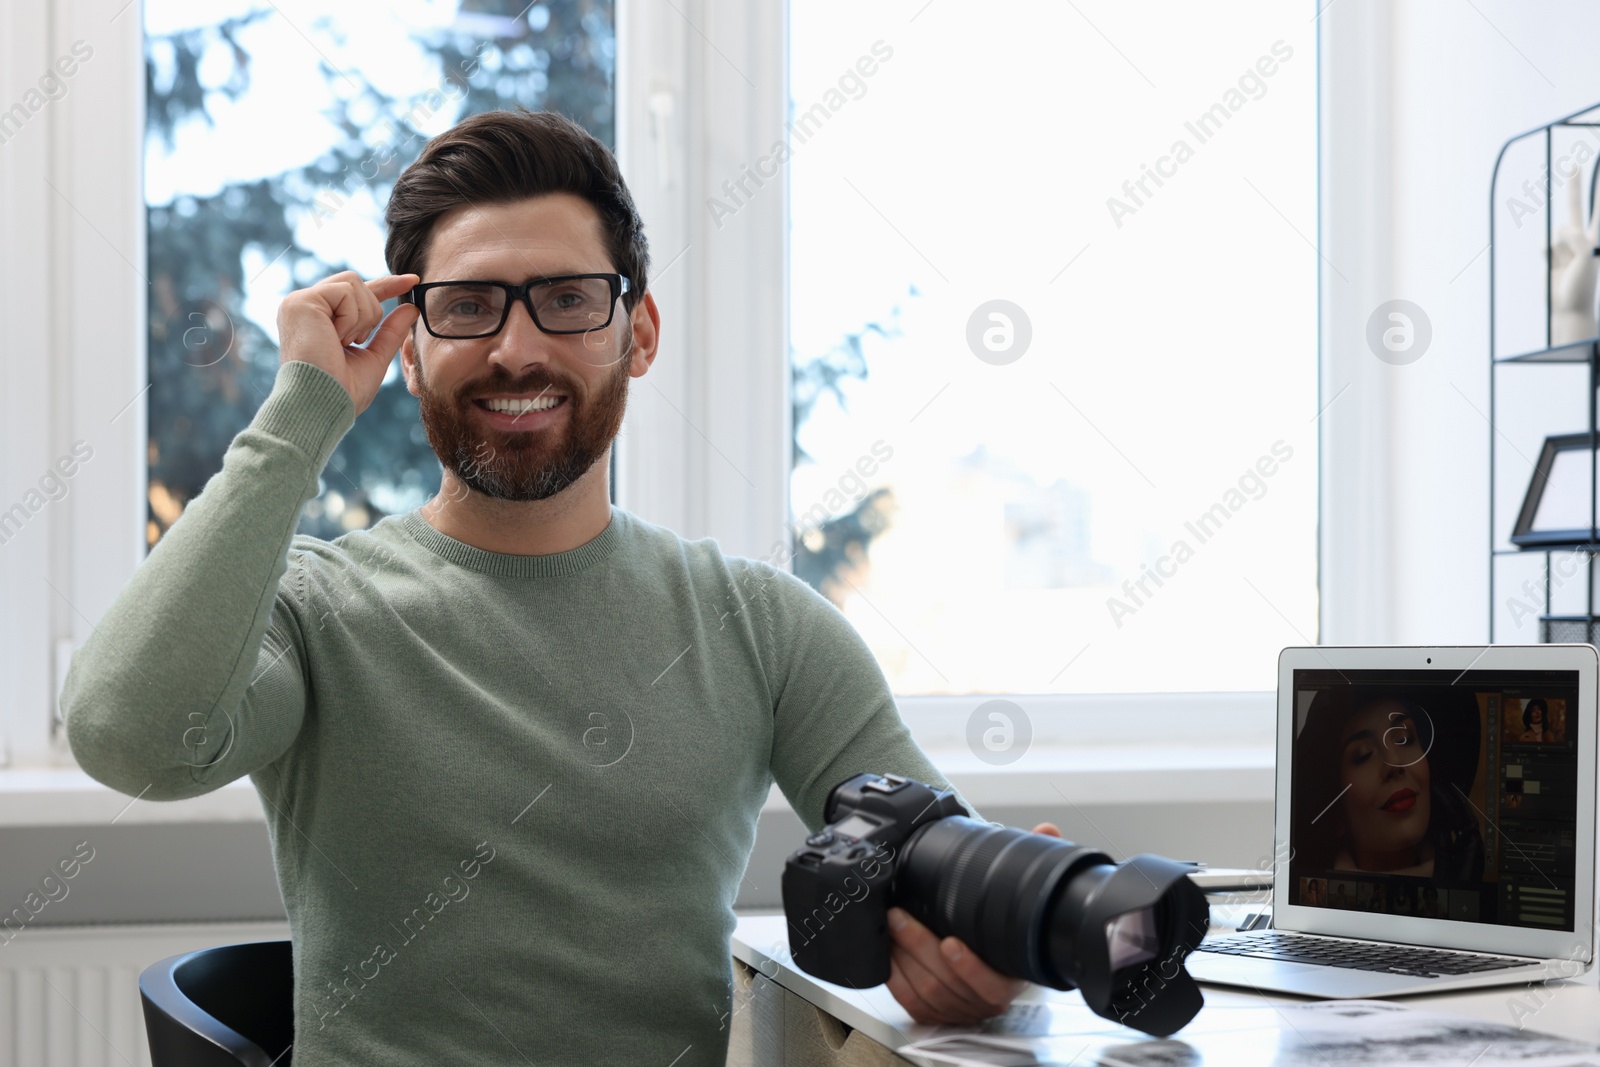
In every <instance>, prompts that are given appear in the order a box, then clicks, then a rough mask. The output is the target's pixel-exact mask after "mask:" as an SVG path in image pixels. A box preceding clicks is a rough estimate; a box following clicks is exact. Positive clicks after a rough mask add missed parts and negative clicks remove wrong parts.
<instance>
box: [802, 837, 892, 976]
mask: <svg viewBox="0 0 1600 1067" xmlns="http://www.w3.org/2000/svg"><path fill="white" fill-rule="evenodd" d="M866 866H868V865H865V864H862V863H860V862H859V860H858V859H851V860H847V859H846V858H845V857H843V856H837V855H832V856H830V855H827V854H826V853H822V852H820V851H817V850H813V849H802V850H800V851H799V852H796V853H795V854H794V855H792V856H790V857H789V862H788V863H787V864H785V866H784V870H783V910H784V913H785V914H786V915H787V916H788V918H789V952H790V954H791V955H792V956H793V957H794V962H795V965H796V966H797V967H799V968H800V969H801V970H803V971H805V972H806V973H807V974H812V975H815V976H816V977H818V978H821V979H822V980H823V981H825V982H832V983H834V984H835V985H842V986H848V987H850V988H851V989H870V988H872V987H873V986H878V985H882V984H883V983H885V982H887V981H888V980H889V881H890V871H889V868H888V866H887V865H885V864H881V863H877V864H871V866H872V867H875V868H876V869H875V870H872V871H870V872H869V871H867V870H864V869H863V868H864V867H866Z"/></svg>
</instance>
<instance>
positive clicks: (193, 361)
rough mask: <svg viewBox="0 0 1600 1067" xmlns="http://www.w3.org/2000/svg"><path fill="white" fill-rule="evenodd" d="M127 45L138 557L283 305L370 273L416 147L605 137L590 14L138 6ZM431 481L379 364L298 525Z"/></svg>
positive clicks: (609, 19) (426, 451) (454, 8)
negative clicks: (144, 300) (136, 260)
mask: <svg viewBox="0 0 1600 1067" xmlns="http://www.w3.org/2000/svg"><path fill="white" fill-rule="evenodd" d="M350 10H351V12H354V11H355V10H356V9H350ZM145 32H146V59H147V63H148V78H147V91H148V94H149V101H148V123H147V139H146V156H145V190H146V199H147V202H148V222H149V229H148V233H149V238H148V248H149V267H150V270H149V280H150V283H151V285H150V289H149V300H150V305H149V321H148V324H149V342H148V343H149V377H150V391H149V393H148V394H147V396H148V403H149V428H150V440H149V483H148V501H149V520H148V524H147V528H146V540H147V542H148V543H149V544H151V545H153V544H154V543H155V542H156V541H157V539H159V537H160V536H161V534H162V532H163V531H165V530H166V529H167V528H168V527H170V526H171V525H172V523H173V522H174V521H176V520H177V518H178V516H179V515H180V514H182V512H183V508H184V505H185V504H186V503H187V502H188V501H189V500H190V499H192V498H193V497H194V496H195V495H196V494H197V493H199V492H200V490H201V488H202V487H203V486H204V485H205V482H206V480H207V479H209V478H210V477H211V475H212V474H214V473H216V472H217V471H218V470H220V469H221V465H222V456H223V453H224V452H226V451H227V447H228V444H229V442H230V441H231V440H232V439H233V436H234V435H235V434H236V433H238V432H239V431H240V430H241V429H243V428H244V427H245V426H246V425H247V424H248V423H249V421H250V419H251V417H252V416H253V415H254V414H255V411H256V409H257V408H259V407H260V405H261V402H262V401H263V400H265V399H266V397H267V394H268V393H269V392H270V391H271V389H272V382H273V378H274V376H275V375H276V373H277V368H278V363H279V356H278V349H277V329H276V323H275V319H276V314H277V307H278V302H279V301H280V300H281V299H282V298H283V296H284V295H285V294H287V293H288V292H290V291H291V290H293V289H298V288H301V287H304V286H306V285H309V284H311V283H313V282H315V281H317V280H318V279H320V278H323V277H326V276H327V275H329V274H333V273H335V272H337V271H340V270H347V269H350V270H355V271H357V272H359V273H360V274H362V275H363V276H365V277H372V276H374V275H380V274H384V273H387V268H386V267H385V265H384V259H383V240H384V229H383V221H382V220H383V208H384V204H385V203H386V202H387V200H388V193H389V189H390V188H391V186H392V185H393V183H394V180H395V178H396V177H397V176H398V175H399V173H400V172H401V171H402V170H403V169H404V168H405V167H406V165H408V164H409V163H410V162H411V161H412V160H413V159H415V158H416V156H417V154H418V152H420V150H421V148H422V145H423V143H424V142H425V141H426V139H427V138H428V137H430V136H432V135H434V134H436V133H439V132H442V131H443V130H444V129H446V128H448V127H449V126H450V125H452V124H453V123H454V122H456V121H457V120H458V119H460V118H462V117H464V116H465V115H468V114H472V113H475V112H478V111H483V110H487V109H490V108H497V107H508V106H511V105H513V104H523V105H525V106H527V107H531V108H549V109H552V110H557V111H561V112H562V113H564V114H566V115H568V116H569V117H571V118H574V119H576V120H577V121H578V122H580V123H582V124H584V125H585V126H586V128H588V129H589V130H590V132H592V133H594V134H595V135H596V136H597V137H599V138H600V139H601V140H602V141H605V142H606V143H608V144H609V143H612V142H613V140H614V136H613V129H614V111H615V106H614V101H613V85H614V81H615V77H614V74H615V51H616V40H615V28H614V22H613V12H612V4H611V2H610V0H544V2H540V3H535V4H532V5H529V4H527V3H525V2H524V0H515V2H513V0H503V2H501V0H489V2H487V3H463V2H462V0H445V2H434V3H412V4H407V5H405V6H404V7H402V8H394V7H383V8H378V9H372V10H368V9H367V8H361V9H359V13H358V14H357V13H350V12H346V13H339V11H338V10H337V9H333V8H328V7H326V5H319V4H312V3H286V2H281V0H280V2H277V3H272V4H269V3H266V2H264V0H263V2H259V3H248V2H247V3H239V4H233V5H229V6H228V7H226V8H224V9H222V10H221V11H219V9H218V7H217V5H215V4H211V3H200V2H197V0H148V2H147V3H146V4H145ZM439 478H440V467H439V462H438V459H437V457H436V456H435V455H434V453H433V450H432V448H431V447H430V446H429V444H428V440H427V437H426V434H425V433H424V431H423V428H422V425H421V422H420V421H419V418H418V413H417V401H416V398H415V397H413V396H412V395H411V394H410V393H409V392H407V390H406V387H405V382H404V380H403V378H402V376H401V373H400V362H399V360H398V359H396V360H395V362H394V363H393V364H391V366H390V368H389V374H388V377H386V378H385V379H384V384H383V387H382V388H381V389H380V390H379V392H378V395H377V398H376V399H375V400H374V401H373V404H372V406H371V407H370V408H368V409H367V410H366V411H365V412H364V413H363V414H362V416H361V418H360V419H359V420H358V421H357V423H356V425H355V426H354V427H353V428H352V429H351V431H350V432H349V433H348V434H347V435H346V436H345V437H344V439H343V440H342V441H341V442H340V444H339V446H338V449H337V450H336V451H335V452H334V454H333V457H332V459H331V460H330V461H329V463H328V466H327V468H326V469H325V470H324V472H323V475H322V489H323V491H322V493H321V494H320V495H319V496H318V498H317V499H315V500H312V501H311V502H309V503H308V504H307V505H306V508H305V511H304V513H303V514H302V517H301V523H300V527H299V531H300V532H301V533H307V534H312V535H315V536H318V537H324V538H332V537H337V536H339V535H340V534H342V533H344V532H346V531H348V530H353V529H359V528H362V527H365V526H370V525H371V524H372V523H374V522H376V521H377V520H379V519H381V518H383V517H384V516H385V515H390V514H394V513H396V512H401V511H406V510H409V509H411V508H415V507H419V506H420V505H422V504H423V503H424V502H426V501H427V499H428V498H429V497H431V496H432V495H433V494H434V493H435V492H436V491H437V490H438V487H439Z"/></svg>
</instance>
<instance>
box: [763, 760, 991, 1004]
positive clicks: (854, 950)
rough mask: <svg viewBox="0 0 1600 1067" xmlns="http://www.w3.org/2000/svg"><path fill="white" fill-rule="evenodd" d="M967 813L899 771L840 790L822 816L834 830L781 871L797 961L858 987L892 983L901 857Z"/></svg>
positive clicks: (814, 839)
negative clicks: (936, 825)
mask: <svg viewBox="0 0 1600 1067" xmlns="http://www.w3.org/2000/svg"><path fill="white" fill-rule="evenodd" d="M964 814H965V810H964V809H963V808H962V807H961V805H960V804H959V803H958V802H957V801H956V798H955V797H954V796H951V795H950V794H949V793H936V792H934V790H932V789H930V788H929V787H928V786H926V785H923V784H922V783H921V782H917V781H913V780H911V779H909V778H903V777H901V776H900V775H897V774H884V775H878V774H858V775H856V776H855V777H854V778H850V779H848V780H846V781H844V782H841V783H840V784H839V785H838V786H835V787H834V790H833V792H832V793H830V794H828V803H827V805H826V808H825V811H824V815H825V817H826V818H827V820H828V823H829V825H828V826H826V827H825V828H823V829H821V830H819V831H817V832H816V833H814V834H812V835H810V836H809V837H807V838H806V842H805V845H804V847H802V848H800V849H797V850H796V851H795V852H794V853H793V854H792V855H791V856H790V857H789V860H788V862H787V863H786V864H785V865H784V869H783V910H784V912H785V913H786V914H787V915H788V916H789V951H790V952H791V953H792V954H793V956H794V961H795V964H796V965H797V966H799V967H800V968H801V969H802V970H804V971H806V972H807V973H809V974H815V975H817V976H818V977H819V978H823V979H825V980H827V981H830V982H833V983H834V984H836V985H843V986H850V987H851V988H853V989H869V988H871V987H872V986H876V985H882V984H883V983H884V982H887V981H888V980H889V907H890V905H891V904H892V903H894V899H893V898H894V893H893V886H894V878H895V869H896V860H897V858H898V856H899V854H900V852H901V850H902V849H903V848H904V847H905V844H906V842H907V841H908V840H909V839H910V838H911V836H912V835H913V834H915V833H916V832H917V831H918V830H920V829H922V828H923V827H924V826H927V825H928V824H930V823H933V822H935V821H937V820H939V819H943V818H947V817H949V816H952V815H964ZM824 931H826V932H827V935H828V936H827V937H825V938H824V937H821V936H820V935H821V934H822V933H823V932H824ZM841 950H842V951H841Z"/></svg>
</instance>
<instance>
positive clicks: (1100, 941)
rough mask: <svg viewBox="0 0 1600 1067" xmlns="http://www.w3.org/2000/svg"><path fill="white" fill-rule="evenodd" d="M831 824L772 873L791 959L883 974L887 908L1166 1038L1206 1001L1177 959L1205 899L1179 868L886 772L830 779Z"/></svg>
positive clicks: (1196, 928) (1004, 967) (818, 969)
mask: <svg viewBox="0 0 1600 1067" xmlns="http://www.w3.org/2000/svg"><path fill="white" fill-rule="evenodd" d="M824 815H825V817H826V818H827V820H828V824H829V825H828V826H827V827H826V828H825V829H823V830H820V831H818V832H817V833H814V834H812V835H811V836H809V837H807V838H806V843H805V847H804V848H801V849H799V850H798V851H796V852H795V853H794V854H793V855H791V856H790V857H789V860H788V863H787V864H786V865H785V866H784V871H783V910H784V912H785V914H786V916H787V918H788V924H789V948H790V951H791V952H792V954H793V956H794V961H795V964H796V965H797V966H799V967H800V968H801V969H802V970H804V971H806V972H808V973H810V974H814V975H816V976H817V977H818V978H821V979H822V980H824V981H827V982H833V983H834V984H836V985H843V986H849V987H851V988H854V989H866V988H868V987H871V986H875V985H881V984H883V983H884V982H886V981H888V980H889V928H888V912H889V908H890V906H891V905H898V906H899V907H902V908H904V909H905V910H906V911H907V912H909V913H910V914H912V915H914V916H916V918H917V919H918V920H919V921H921V922H922V923H923V925H925V926H927V927H928V928H929V929H931V930H932V931H933V932H934V933H935V934H937V935H939V936H940V937H945V936H954V937H958V938H960V939H961V940H962V941H963V942H965V943H966V944H967V945H968V946H969V947H970V948H971V949H972V951H974V952H976V953H977V954H978V956H979V958H980V959H982V960H983V961H984V962H985V963H987V964H988V965H989V966H990V967H993V968H994V969H995V970H997V971H999V972H1001V973H1002V974H1008V975H1012V976H1014V977H1018V978H1026V979H1028V980H1029V981H1031V982H1036V983H1038V984H1040V985H1046V986H1049V987H1051V988H1052V989H1074V988H1076V989H1080V990H1082V992H1083V999H1084V1002H1085V1003H1087V1004H1088V1005H1089V1007H1090V1008H1092V1009H1093V1010H1094V1011H1095V1012H1096V1013H1097V1014H1099V1015H1101V1016H1104V1017H1105V1018H1107V1019H1115V1020H1116V1021H1117V1022H1119V1023H1123V1024H1124V1025H1127V1026H1131V1027H1133V1028H1134V1029H1136V1030H1142V1031H1143V1032H1145V1033H1147V1034H1154V1035H1156V1036H1158V1037H1166V1036H1167V1035H1169V1034H1172V1033H1175V1032H1176V1031H1178V1030H1179V1029H1181V1028H1182V1027H1183V1026H1184V1025H1185V1024H1187V1023H1188V1022H1189V1020H1190V1019H1192V1018H1194V1016H1195V1013H1196V1012H1198V1011H1199V1010H1200V1006H1201V1004H1202V1003H1203V999H1202V997H1201V996H1200V990H1199V988H1198V987H1197V986H1196V985H1195V983H1194V979H1193V978H1190V977H1189V973H1188V972H1187V971H1185V970H1184V969H1183V959H1184V957H1185V956H1187V955H1188V954H1189V953H1190V952H1192V951H1194V948H1195V946H1196V945H1198V944H1199V943H1200V939H1201V938H1203V937H1204V936H1205V933H1206V927H1207V924H1208V922H1209V919H1210V909H1209V908H1208V907H1207V905H1206V900H1205V895H1204V894H1203V893H1201V891H1200V890H1199V888H1198V887H1197V886H1195V884H1194V883H1193V882H1191V881H1190V880H1189V879H1188V878H1187V877H1185V876H1186V875H1187V874H1188V873H1189V871H1190V867H1189V866H1188V865H1187V864H1182V863H1178V862H1177V861H1175V860H1169V859H1163V858H1161V857H1160V856H1135V857H1134V858H1133V859H1131V860H1129V861H1127V862H1126V863H1123V864H1116V863H1113V862H1112V861H1111V858H1110V857H1109V856H1107V855H1106V854H1105V853H1103V852H1098V851H1096V850H1094V849H1091V848H1087V847H1085V846H1083V845H1075V844H1073V843H1072V842H1070V841H1062V840H1059V839H1057V838H1053V837H1047V836H1045V835H1043V834H1033V833H1028V832H1027V831H1024V830H1018V829H1014V828H1011V827H996V826H991V825H990V824H988V823H984V822H979V821H977V820H976V819H971V818H968V817H967V816H966V815H965V814H964V812H963V809H962V807H961V805H960V804H959V803H957V802H956V799H955V797H954V796H952V795H950V794H949V793H948V792H946V793H938V792H935V791H934V790H933V789H931V788H929V787H928V786H926V785H924V784H922V783H921V782H917V781H913V780H911V779H909V778H902V777H900V776H899V775H894V774H886V775H877V774H858V775H856V776H855V777H854V778H850V779H847V780H846V781H844V782H841V783H840V784H839V785H837V786H835V787H834V789H833V792H831V793H829V794H828V802H827V805H826V807H825V809H824Z"/></svg>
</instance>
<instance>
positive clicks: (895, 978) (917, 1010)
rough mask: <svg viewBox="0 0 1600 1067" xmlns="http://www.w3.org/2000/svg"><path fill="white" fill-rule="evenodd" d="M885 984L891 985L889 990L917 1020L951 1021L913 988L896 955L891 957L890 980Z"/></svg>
mask: <svg viewBox="0 0 1600 1067" xmlns="http://www.w3.org/2000/svg"><path fill="white" fill-rule="evenodd" d="M885 984H886V985H887V986H888V987H889V992H890V993H891V994H892V995H893V996H894V999H895V1000H898V1001H899V1002H900V1006H901V1007H902V1008H905V1009H906V1012H907V1013H908V1014H909V1015H910V1016H911V1017H912V1018H913V1019H915V1020H916V1021H917V1022H919V1023H948V1022H949V1021H950V1020H949V1018H947V1017H946V1016H945V1014H944V1013H943V1012H941V1011H939V1010H938V1009H937V1008H935V1007H934V1006H933V1005H931V1004H929V1003H928V1002H927V1001H925V1000H923V999H922V996H921V994H919V993H918V992H917V991H916V990H915V989H913V988H912V986H911V982H910V980H909V979H907V978H906V974H905V971H903V970H901V969H900V963H899V961H898V960H897V959H896V958H895V957H894V956H890V957H889V981H888V982H886V983H885Z"/></svg>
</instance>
